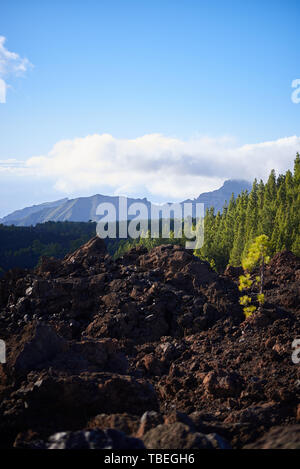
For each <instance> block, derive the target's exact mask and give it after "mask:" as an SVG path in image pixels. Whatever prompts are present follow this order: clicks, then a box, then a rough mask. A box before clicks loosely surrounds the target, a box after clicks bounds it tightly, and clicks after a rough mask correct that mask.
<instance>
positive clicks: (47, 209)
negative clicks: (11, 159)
mask: <svg viewBox="0 0 300 469" xmlns="http://www.w3.org/2000/svg"><path fill="white" fill-rule="evenodd" d="M243 190H251V184H250V182H248V181H246V180H235V179H229V180H226V181H225V182H224V183H223V185H222V187H220V188H219V189H216V190H214V191H211V192H204V193H201V194H200V195H199V196H198V197H197V198H195V199H187V200H184V201H182V202H180V203H181V204H183V203H185V202H191V203H193V204H196V203H201V202H202V203H204V206H205V209H206V208H210V207H212V206H213V207H214V208H215V211H216V212H217V211H222V208H223V206H224V204H225V201H227V202H229V200H230V198H231V196H232V194H234V196H235V197H237V195H238V194H239V193H241V192H242V191H243ZM119 199H120V197H119V196H109V195H102V194H94V195H92V196H87V197H77V198H74V199H68V198H64V199H59V200H56V201H54V202H45V203H42V204H40V205H33V206H31V207H25V208H24V209H20V210H16V211H14V212H12V213H10V214H8V215H6V216H5V217H3V218H1V219H0V223H1V224H4V225H16V226H35V225H37V224H38V223H45V222H47V221H76V222H88V221H90V220H96V219H97V216H96V209H97V207H98V205H99V204H100V203H103V202H110V203H112V204H113V205H114V206H115V208H116V212H117V218H118V219H119V213H118V207H119ZM127 202H128V204H132V203H134V202H144V203H145V204H146V205H147V207H148V208H150V207H151V202H150V201H149V200H148V199H147V198H130V197H128V198H127Z"/></svg>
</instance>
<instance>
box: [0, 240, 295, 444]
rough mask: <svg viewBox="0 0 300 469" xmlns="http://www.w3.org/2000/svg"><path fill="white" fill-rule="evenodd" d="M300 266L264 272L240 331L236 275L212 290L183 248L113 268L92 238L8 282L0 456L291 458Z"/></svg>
mask: <svg viewBox="0 0 300 469" xmlns="http://www.w3.org/2000/svg"><path fill="white" fill-rule="evenodd" d="M299 262H300V261H299V258H297V257H296V256H294V255H293V254H291V253H288V252H284V253H279V254H277V255H276V256H275V257H274V258H273V259H272V260H271V262H270V264H269V265H268V267H267V269H266V304H265V306H264V308H263V310H262V311H261V312H257V313H255V314H253V315H252V316H251V317H250V318H248V319H247V320H245V318H244V316H243V313H242V310H241V307H240V305H239V292H238V289H237V284H236V283H237V277H238V269H233V268H228V269H227V270H226V272H225V275H224V276H220V275H218V274H217V273H216V272H214V271H213V270H212V269H211V268H210V266H209V265H208V263H206V262H203V261H201V260H200V259H198V258H196V257H194V256H193V254H192V252H191V251H187V250H185V249H183V248H182V247H180V246H173V245H164V246H159V247H157V248H155V249H153V250H152V251H150V252H147V251H146V250H145V248H143V247H137V248H135V249H133V250H132V251H130V252H129V253H127V254H126V255H124V256H123V257H122V258H120V259H118V260H117V261H113V259H112V258H111V257H110V256H108V255H107V253H106V250H105V245H104V243H103V241H102V240H99V239H98V238H94V239H93V240H91V241H90V242H89V243H87V244H86V245H85V246H83V247H81V248H80V249H78V250H77V251H75V253H73V254H71V255H69V256H67V257H66V258H65V259H64V260H62V261H57V260H54V259H43V260H42V262H41V264H40V266H39V268H37V269H36V270H35V271H20V270H19V271H13V272H9V273H7V274H6V275H5V276H4V278H3V279H1V280H0V306H1V314H0V337H1V338H2V339H4V340H5V341H6V345H7V358H8V360H7V363H6V364H2V365H1V367H0V437H1V438H0V446H1V448H11V447H13V446H14V447H16V448H52V447H55V448H56V447H59V448H69V447H72V448H92V447H97V448H103V447H107V445H110V446H109V447H111V448H120V447H123V448H137V447H139V448H141V447H143V446H144V445H145V446H146V447H147V448H151V449H152V448H153V449H155V448H157V449H161V448H174V449H180V448H185V449H188V448H191V449H194V448H228V447H230V446H231V447H233V448H242V447H245V446H247V447H248V446H249V447H268V448H269V447H270V448H271V447H291V446H297V444H298V436H297V435H298V428H297V427H296V424H297V422H298V423H299V397H300V395H299V392H300V387H299V382H300V368H299V365H297V364H296V363H294V362H293V360H292V353H293V349H292V343H293V340H294V339H296V338H297V337H300V326H299V304H300V302H299V284H300V282H299V279H300V277H299ZM278 428H280V430H279V429H278ZM132 437H137V438H138V439H137V440H133V439H132Z"/></svg>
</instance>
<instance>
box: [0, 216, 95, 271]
mask: <svg viewBox="0 0 300 469" xmlns="http://www.w3.org/2000/svg"><path fill="white" fill-rule="evenodd" d="M95 229H96V228H95V224H94V223H72V222H61V223H54V222H48V223H44V224H39V225H37V226H35V227H17V226H4V225H0V273H1V271H5V270H8V269H10V268H13V267H20V268H33V267H35V266H36V265H37V264H38V262H39V259H40V257H41V256H49V257H56V258H62V257H64V256H65V255H66V254H67V253H68V252H70V251H73V250H74V249H77V248H78V247H79V246H81V245H82V244H84V243H86V242H87V241H88V240H89V239H90V238H91V237H93V236H95Z"/></svg>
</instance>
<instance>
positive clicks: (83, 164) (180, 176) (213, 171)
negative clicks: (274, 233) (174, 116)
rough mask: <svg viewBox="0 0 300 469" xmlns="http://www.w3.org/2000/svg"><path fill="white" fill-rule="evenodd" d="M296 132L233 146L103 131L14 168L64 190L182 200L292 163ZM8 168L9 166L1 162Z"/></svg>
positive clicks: (298, 140) (299, 143)
mask: <svg viewBox="0 0 300 469" xmlns="http://www.w3.org/2000/svg"><path fill="white" fill-rule="evenodd" d="M297 151H300V137H298V136H293V137H287V138H282V139H279V140H275V141H270V142H263V143H257V144H251V145H242V146H239V145H237V144H236V143H235V141H234V140H233V139H231V138H220V139H212V138H197V139H190V140H188V141H183V140H180V139H178V138H171V137H167V136H164V135H160V134H149V135H144V136H142V137H139V138H135V139H117V138H114V137H112V136H111V135H108V134H103V135H98V134H96V135H89V136H87V137H84V138H76V139H74V140H64V141H61V142H58V143H57V144H56V145H54V147H53V148H52V150H51V151H50V152H49V154H47V155H43V156H37V157H32V158H30V159H28V160H27V161H26V162H24V167H22V165H21V167H16V162H15V163H14V164H13V165H12V166H11V167H10V169H11V168H13V170H14V171H18V172H19V173H22V174H24V175H25V174H27V175H28V177H29V175H30V176H31V177H35V178H38V179H41V178H42V179H48V180H51V183H52V184H53V185H54V187H55V189H56V190H57V191H59V192H64V193H65V194H68V193H74V192H78V193H80V191H91V193H92V192H94V191H97V192H100V191H103V189H105V191H106V193H114V194H122V195H132V196H134V195H141V194H146V193H147V194H149V195H151V196H153V197H154V199H155V200H158V199H161V200H162V201H164V200H182V199H184V198H188V197H196V196H197V195H198V194H199V193H201V192H204V191H207V190H212V189H216V188H217V187H219V186H220V185H221V184H222V182H223V181H224V180H225V179H233V178H234V179H248V180H250V181H252V180H253V179H254V178H255V177H256V178H262V179H266V178H267V177H268V175H269V173H270V171H271V169H273V168H274V169H275V170H276V171H277V173H282V172H285V171H286V170H287V169H289V168H290V169H291V168H292V167H293V160H294V158H295V155H296V152H297ZM5 166H6V168H3V167H2V171H3V170H5V171H7V170H8V167H9V166H10V165H9V163H8V162H6V163H5Z"/></svg>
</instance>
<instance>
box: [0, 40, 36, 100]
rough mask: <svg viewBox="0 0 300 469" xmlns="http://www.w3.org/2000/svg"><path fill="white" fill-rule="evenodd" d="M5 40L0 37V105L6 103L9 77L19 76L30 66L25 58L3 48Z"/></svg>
mask: <svg viewBox="0 0 300 469" xmlns="http://www.w3.org/2000/svg"><path fill="white" fill-rule="evenodd" d="M5 41H6V38H5V37H4V36H0V103H2V104H4V103H5V102H6V93H7V88H8V87H9V85H8V84H7V79H9V77H11V76H20V75H22V74H23V73H25V72H26V70H28V68H29V67H30V66H31V64H30V62H29V60H28V59H26V58H21V57H20V56H19V55H18V54H16V53H15V52H10V51H9V50H7V49H6V47H5V45H4V44H5Z"/></svg>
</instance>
